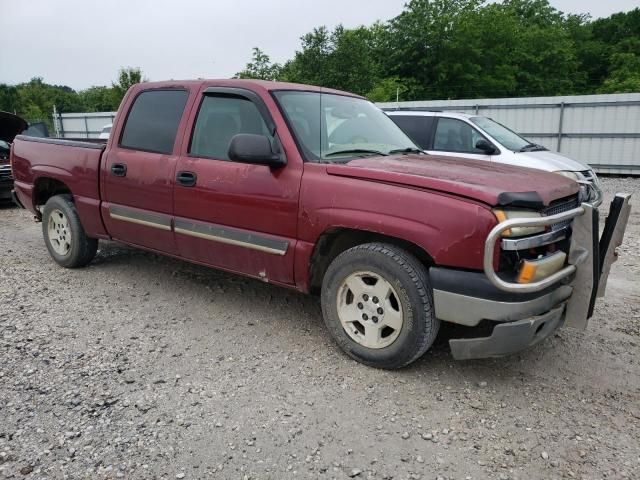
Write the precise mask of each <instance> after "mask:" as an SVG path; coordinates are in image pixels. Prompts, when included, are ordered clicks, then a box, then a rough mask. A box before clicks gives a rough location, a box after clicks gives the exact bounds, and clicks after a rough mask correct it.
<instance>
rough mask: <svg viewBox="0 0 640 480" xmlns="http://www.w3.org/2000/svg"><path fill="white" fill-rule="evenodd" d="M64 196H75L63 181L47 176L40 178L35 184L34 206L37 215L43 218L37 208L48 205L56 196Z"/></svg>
mask: <svg viewBox="0 0 640 480" xmlns="http://www.w3.org/2000/svg"><path fill="white" fill-rule="evenodd" d="M64 194H69V195H73V194H72V192H71V189H70V188H69V186H68V185H67V184H66V183H65V182H63V181H62V180H59V179H57V178H53V177H47V176H42V177H38V178H37V179H36V180H35V181H34V182H33V206H34V207H36V211H37V212H38V213H37V215H38V216H40V217H41V216H42V213H41V212H40V209H38V208H37V207H39V206H41V205H44V204H45V203H47V201H48V200H49V199H50V198H51V197H53V196H55V195H64Z"/></svg>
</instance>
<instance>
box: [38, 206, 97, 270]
mask: <svg viewBox="0 0 640 480" xmlns="http://www.w3.org/2000/svg"><path fill="white" fill-rule="evenodd" d="M55 210H59V211H60V212H62V213H63V214H64V215H65V216H66V218H67V219H68V224H69V228H70V230H71V231H70V233H71V241H70V242H69V245H70V247H69V251H68V252H67V253H66V254H64V255H62V254H59V253H58V252H56V251H55V249H54V247H53V245H52V240H51V239H50V238H49V220H50V217H51V214H52V212H54V211H55ZM42 234H43V235H44V243H45V245H46V246H47V250H49V254H50V255H51V257H53V259H54V260H55V261H56V263H57V264H58V265H60V266H62V267H65V268H78V267H84V266H85V265H87V264H88V263H89V262H91V260H93V257H95V255H96V252H97V251H98V240H97V239H95V238H89V237H88V236H87V234H86V233H85V231H84V228H82V224H81V223H80V217H78V212H77V211H76V206H75V204H74V203H73V197H72V196H71V195H56V196H53V197H51V198H50V199H49V200H48V201H47V203H46V204H45V206H44V209H43V211H42Z"/></svg>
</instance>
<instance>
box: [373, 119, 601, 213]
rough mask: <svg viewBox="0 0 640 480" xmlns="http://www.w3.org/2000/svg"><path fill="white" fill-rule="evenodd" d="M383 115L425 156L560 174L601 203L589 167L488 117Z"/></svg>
mask: <svg viewBox="0 0 640 480" xmlns="http://www.w3.org/2000/svg"><path fill="white" fill-rule="evenodd" d="M385 112H386V113H387V115H389V116H390V117H391V119H392V120H393V121H394V122H395V123H396V124H397V125H398V126H399V127H400V128H401V129H402V130H404V132H405V133H406V134H407V135H409V136H410V137H411V138H412V139H413V141H414V142H416V143H417V144H418V146H420V148H422V149H423V150H425V151H426V152H427V153H432V154H434V155H446V156H453V157H462V158H470V159H474V160H484V161H491V162H499V163H506V164H509V165H518V166H521V167H529V168H536V169H538V170H545V171H547V172H555V173H559V174H560V175H564V176H565V177H569V178H573V179H574V180H576V181H577V182H578V183H581V184H582V198H581V200H582V201H587V202H589V203H592V204H594V206H596V207H597V206H599V205H600V204H601V203H602V192H601V191H600V187H599V186H598V183H599V182H598V177H597V176H596V174H595V172H594V171H593V170H592V169H591V167H589V166H588V165H586V164H584V163H582V162H579V161H577V160H572V159H570V158H567V157H565V156H563V155H560V154H559V153H556V152H551V151H549V150H548V149H546V148H545V147H543V146H541V145H536V144H534V143H531V142H529V141H528V140H526V139H524V138H522V137H521V136H520V135H518V134H517V133H515V132H513V131H511V130H509V129H508V128H507V127H505V126H504V125H501V124H499V123H498V122H495V121H494V120H492V119H490V118H487V117H482V116H479V115H467V114H464V113H453V112H438V111H426V110H415V109H404V110H403V109H385Z"/></svg>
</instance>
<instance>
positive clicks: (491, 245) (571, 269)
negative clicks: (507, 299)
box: [484, 203, 593, 293]
mask: <svg viewBox="0 0 640 480" xmlns="http://www.w3.org/2000/svg"><path fill="white" fill-rule="evenodd" d="M592 210H593V206H592V205H590V204H588V203H583V204H582V205H581V206H580V207H577V208H574V209H572V210H567V211H566V212H562V213H557V214H555V215H549V216H548V217H540V218H514V219H511V220H506V221H504V222H501V223H499V224H498V225H496V226H495V227H493V229H492V230H491V232H489V235H488V236H487V240H486V241H485V245H484V272H485V274H486V276H487V278H488V279H489V281H490V282H491V283H492V284H493V285H495V286H496V287H498V288H499V289H500V290H504V291H506V292H518V293H529V292H538V291H540V290H544V289H545V288H547V287H549V286H551V285H553V284H554V283H556V282H558V281H560V280H562V279H563V278H566V277H568V276H570V275H572V274H573V273H575V271H576V269H577V267H576V263H580V262H581V261H583V260H584V258H583V256H582V255H577V256H576V255H574V257H576V258H574V259H573V260H575V262H574V263H570V264H569V265H567V266H566V267H564V268H563V269H562V270H559V271H558V272H556V273H554V274H552V275H550V276H548V277H547V278H544V279H542V280H539V281H537V282H532V283H514V282H507V281H505V280H503V279H501V278H500V277H498V274H497V273H496V272H495V270H494V268H493V257H494V252H495V247H496V244H497V242H498V240H499V239H500V238H501V234H502V232H504V231H505V230H509V229H510V228H514V227H546V226H549V225H553V224H556V223H559V222H563V221H566V220H571V219H573V218H576V217H580V216H582V215H584V214H585V213H586V212H587V211H592ZM589 222H590V219H589ZM569 260H570V261H571V260H572V258H571V255H570V256H569Z"/></svg>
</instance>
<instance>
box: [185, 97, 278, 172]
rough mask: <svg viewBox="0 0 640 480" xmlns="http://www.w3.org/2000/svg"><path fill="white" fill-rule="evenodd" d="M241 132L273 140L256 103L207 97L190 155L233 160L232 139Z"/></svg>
mask: <svg viewBox="0 0 640 480" xmlns="http://www.w3.org/2000/svg"><path fill="white" fill-rule="evenodd" d="M239 133H253V134H256V135H264V136H267V137H269V138H272V137H271V134H270V133H269V129H268V128H267V125H266V124H265V122H264V119H263V118H262V115H261V114H260V112H259V111H258V108H257V107H256V106H255V104H254V103H253V102H252V101H251V100H248V99H246V98H244V97H234V96H216V95H207V96H205V97H204V98H203V99H202V104H201V105H200V111H199V112H198V118H197V119H196V124H195V127H194V129H193V137H192V139H191V147H190V148H189V154H190V155H192V156H195V157H206V158H215V159H217V160H229V145H230V144H231V139H232V138H233V137H234V136H235V135H237V134H239Z"/></svg>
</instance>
